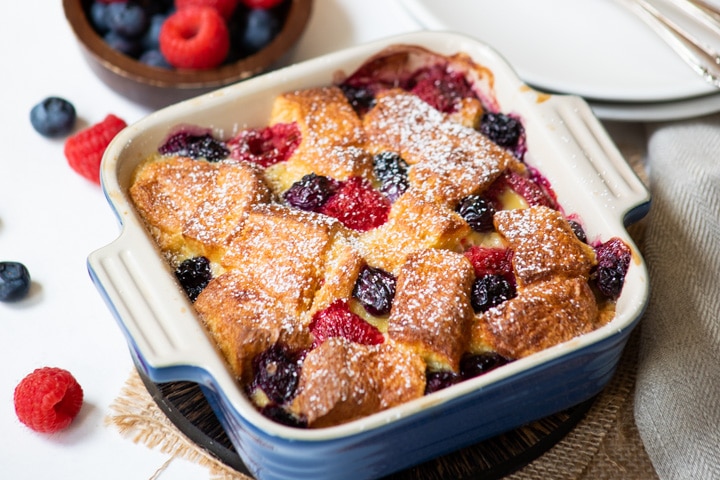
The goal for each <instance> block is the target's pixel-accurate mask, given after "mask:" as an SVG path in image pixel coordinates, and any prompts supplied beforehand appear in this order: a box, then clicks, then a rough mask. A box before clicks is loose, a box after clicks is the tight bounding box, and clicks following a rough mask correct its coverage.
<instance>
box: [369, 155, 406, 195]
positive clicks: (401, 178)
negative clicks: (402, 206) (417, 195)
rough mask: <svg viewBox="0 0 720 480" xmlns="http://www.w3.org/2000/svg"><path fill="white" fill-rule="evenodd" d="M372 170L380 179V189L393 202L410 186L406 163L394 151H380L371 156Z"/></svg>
mask: <svg viewBox="0 0 720 480" xmlns="http://www.w3.org/2000/svg"><path fill="white" fill-rule="evenodd" d="M373 172H374V173H375V177H376V178H377V179H378V180H379V181H380V191H381V192H382V193H383V195H385V197H387V199H388V200H390V201H391V202H394V201H395V200H397V199H398V197H400V195H402V194H403V193H405V191H406V190H407V189H408V187H409V186H410V182H409V181H408V164H407V163H406V162H405V160H403V159H402V157H401V156H400V155H399V154H397V153H395V152H390V151H387V152H381V153H378V154H377V155H375V156H374V157H373Z"/></svg>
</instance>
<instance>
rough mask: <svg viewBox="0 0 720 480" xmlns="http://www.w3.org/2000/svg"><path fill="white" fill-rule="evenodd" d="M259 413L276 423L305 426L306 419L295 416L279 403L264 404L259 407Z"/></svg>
mask: <svg viewBox="0 0 720 480" xmlns="http://www.w3.org/2000/svg"><path fill="white" fill-rule="evenodd" d="M260 413H262V414H263V415H264V416H266V417H267V418H269V419H270V420H273V421H275V422H277V423H280V424H282V425H285V426H287V427H295V428H306V427H307V421H305V420H303V419H301V418H298V417H296V416H295V415H293V414H292V413H290V412H288V411H287V410H285V409H284V408H283V407H281V406H279V405H273V404H270V405H266V406H264V407H263V408H261V409H260Z"/></svg>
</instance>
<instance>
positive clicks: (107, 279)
mask: <svg viewBox="0 0 720 480" xmlns="http://www.w3.org/2000/svg"><path fill="white" fill-rule="evenodd" d="M138 232H142V230H141V229H140V228H134V229H133V228H125V229H124V230H123V232H122V234H121V235H120V237H118V238H117V239H116V240H115V241H113V242H112V243H110V244H109V245H107V246H105V247H103V248H101V249H99V250H96V251H94V252H92V253H91V254H90V255H89V257H88V261H87V263H88V271H89V273H90V277H91V278H92V280H93V282H94V283H95V285H96V287H97V288H98V290H99V291H100V293H101V294H102V296H103V297H104V299H105V301H106V303H107V304H108V306H109V307H110V310H111V311H112V312H113V314H114V316H115V318H116V320H117V321H118V323H119V325H120V327H121V329H122V330H123V333H124V334H125V336H126V338H127V340H128V343H129V344H130V346H131V348H132V349H133V350H134V351H133V352H132V354H133V355H134V356H135V357H136V359H137V360H139V362H138V363H139V366H140V367H142V368H143V370H145V373H146V374H147V376H148V377H150V378H151V379H152V380H153V381H155V382H168V381H173V380H180V379H182V380H193V381H196V382H198V383H202V382H203V379H205V377H206V373H207V372H215V373H216V372H222V371H224V370H225V369H224V368H223V367H224V366H223V365H222V360H221V359H220V357H219V355H218V353H217V351H216V350H215V349H214V347H213V346H212V343H211V342H209V341H204V340H205V338H206V337H207V332H206V331H205V330H204V329H203V328H202V326H201V324H200V322H199V321H198V319H197V317H196V315H195V313H194V309H193V307H192V304H191V303H190V301H189V299H188V297H187V296H186V294H185V292H184V291H183V290H182V289H181V288H180V287H179V285H178V284H177V282H176V281H175V279H174V275H173V274H172V272H170V271H169V266H168V265H167V263H166V262H165V260H164V258H163V257H162V256H161V255H159V253H158V252H157V250H156V249H155V247H154V246H153V245H152V244H151V243H150V242H149V241H148V240H147V238H145V237H142V236H141V235H142V233H138ZM187 365H192V366H193V367H199V368H192V369H190V370H188V369H187ZM180 370H182V375H181V376H182V378H180ZM190 377H192V378H190Z"/></svg>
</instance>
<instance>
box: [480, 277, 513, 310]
mask: <svg viewBox="0 0 720 480" xmlns="http://www.w3.org/2000/svg"><path fill="white" fill-rule="evenodd" d="M515 295H516V292H515V286H514V285H513V284H511V283H510V282H508V281H507V279H506V278H505V277H504V276H502V275H495V274H490V275H485V276H483V277H480V278H478V279H476V280H475V281H474V282H473V285H472V290H471V292H470V302H471V303H472V307H473V309H474V310H475V312H484V311H486V310H488V309H490V308H492V307H495V306H497V305H500V304H501V303H502V302H504V301H505V300H509V299H511V298H514V297H515Z"/></svg>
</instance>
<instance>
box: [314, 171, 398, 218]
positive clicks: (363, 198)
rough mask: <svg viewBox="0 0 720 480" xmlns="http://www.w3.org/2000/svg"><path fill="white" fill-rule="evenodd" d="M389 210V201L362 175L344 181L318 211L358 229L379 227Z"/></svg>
mask: <svg viewBox="0 0 720 480" xmlns="http://www.w3.org/2000/svg"><path fill="white" fill-rule="evenodd" d="M389 212H390V201H389V200H388V199H387V198H385V197H384V196H383V195H382V194H381V193H380V192H378V191H377V190H375V189H373V188H372V185H371V184H370V182H369V181H368V180H366V179H364V178H362V177H353V178H350V179H349V180H347V181H346V182H344V183H343V184H342V185H341V186H340V188H339V189H338V191H337V193H335V195H333V196H332V197H330V198H329V199H328V200H327V202H325V205H323V207H322V208H321V209H320V213H324V214H325V215H328V216H330V217H334V218H337V219H338V220H340V221H341V222H342V223H343V224H344V225H345V226H346V227H348V228H352V229H355V230H360V231H367V230H371V229H373V228H376V227H379V226H380V225H382V224H383V223H385V221H386V220H387V217H388V213H389Z"/></svg>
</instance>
